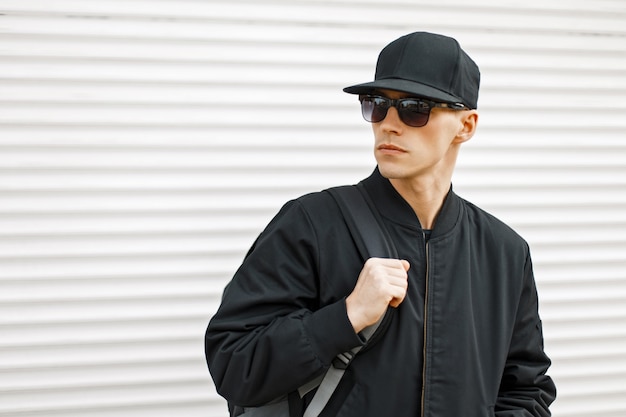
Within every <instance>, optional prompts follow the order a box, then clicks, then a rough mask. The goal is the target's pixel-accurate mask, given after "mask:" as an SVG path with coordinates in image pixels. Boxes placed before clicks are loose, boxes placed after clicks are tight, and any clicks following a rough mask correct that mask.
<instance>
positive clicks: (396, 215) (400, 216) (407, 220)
mask: <svg viewBox="0 0 626 417" xmlns="http://www.w3.org/2000/svg"><path fill="white" fill-rule="evenodd" d="M361 183H362V184H363V185H364V187H365V189H366V190H367V192H368V194H369V195H370V197H371V198H372V200H373V201H374V204H375V205H376V207H377V208H378V210H379V212H380V214H381V215H382V216H383V217H386V218H387V219H389V220H390V221H392V222H395V223H399V224H402V225H405V226H409V227H411V228H416V227H417V228H419V229H420V230H421V229H422V226H421V224H420V222H419V219H418V218H417V216H416V215H415V212H414V211H413V209H412V208H411V206H410V205H409V203H408V202H407V201H406V200H405V199H404V198H402V196H401V195H400V194H399V193H398V192H397V191H396V189H395V188H394V187H393V185H392V184H391V182H390V181H389V180H388V179H387V178H385V177H383V176H382V174H381V173H380V171H379V170H378V167H376V169H375V170H374V172H373V173H372V175H370V176H369V177H368V178H366V179H364V180H363V181H361ZM460 211H461V198H459V197H458V196H457V195H456V194H455V193H454V192H453V191H452V186H450V190H449V191H448V195H447V196H446V199H445V200H444V203H443V206H442V207H441V210H440V212H439V214H438V215H437V219H436V220H435V227H434V228H433V231H432V235H431V239H433V238H436V237H437V236H442V235H445V234H446V233H448V232H450V231H451V230H452V229H453V228H454V226H455V225H456V224H457V223H458V220H459V216H460Z"/></svg>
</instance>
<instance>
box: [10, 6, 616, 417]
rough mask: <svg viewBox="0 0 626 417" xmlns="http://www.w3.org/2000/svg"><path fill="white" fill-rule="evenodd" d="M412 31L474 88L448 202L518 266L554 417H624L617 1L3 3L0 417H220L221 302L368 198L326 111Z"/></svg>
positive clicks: (341, 112)
mask: <svg viewBox="0 0 626 417" xmlns="http://www.w3.org/2000/svg"><path fill="white" fill-rule="evenodd" d="M413 30H429V31H435V32H441V33H446V34H449V35H452V36H455V37H457V39H459V40H460V41H461V43H462V44H463V46H464V47H465V49H467V50H468V51H469V53H470V54H471V55H472V56H473V57H474V58H475V60H476V61H477V62H478V63H479V65H480V66H481V69H482V74H483V84H482V93H481V97H480V100H479V109H480V112H481V119H480V126H479V131H478V134H477V135H476V136H475V137H474V139H472V141H471V142H470V143H468V144H467V145H466V146H465V149H464V150H463V151H462V155H461V158H460V161H459V166H458V170H457V173H456V175H455V179H454V182H455V187H456V189H457V191H458V192H459V193H460V194H461V195H463V196H465V197H467V198H468V199H470V200H472V201H473V202H475V203H477V204H478V205H480V206H482V207H484V208H486V209H488V210H490V211H492V212H493V213H494V214H496V215H498V216H499V217H501V218H502V219H503V220H505V221H507V222H508V223H509V224H511V225H512V226H514V227H515V228H516V229H517V230H518V231H519V232H520V233H521V234H523V235H524V236H525V237H526V238H527V240H528V241H529V243H530V244H531V248H532V251H533V256H534V263H535V269H536V271H535V272H536V277H537V281H538V285H539V290H540V297H541V311H542V316H543V319H544V323H545V324H544V326H545V329H544V330H545V337H546V349H547V351H548V353H549V354H550V355H551V356H552V358H553V361H554V365H553V368H552V372H551V373H552V375H553V377H554V379H555V381H556V383H557V385H558V388H559V399H558V401H557V402H556V403H555V405H554V407H553V412H554V415H555V416H561V417H587V416H602V417H624V416H626V133H625V132H626V2H625V1H622V0H596V1H578V0H572V1H566V0H562V1H550V0H547V1H540V0H527V1H525V2H519V1H504V0H493V1H489V0H476V1H474V2H466V1H457V0H440V1H437V2H430V1H429V2H426V1H408V0H394V1H391V2H385V1H382V0H379V1H373V0H370V1H350V0H336V1H333V0H326V1H315V0H309V1H304V0H303V1H293V0H292V1H287V0H285V1H280V0H275V1H252V0H250V1H240V0H224V1H201V0H195V1H194V0H107V1H88V0H82V1H78V0H48V1H34V0H0V416H1V417H9V416H11V417H18V416H19V417H42V416H46V417H60V416H64V417H65V416H67V417H75V416H99V417H105V416H107V417H111V416H129V417H140V416H150V417H158V416H172V415H184V416H186V417H193V416H204V417H206V416H211V417H218V416H225V415H226V411H225V410H226V408H225V403H224V402H223V400H221V399H220V398H219V397H218V396H217V394H216V393H215V391H214V388H213V386H212V383H211V381H210V378H209V375H208V372H207V370H206V366H205V364H204V358H203V333H204V328H205V326H206V323H207V321H208V319H209V317H210V316H211V314H212V313H213V311H214V310H215V308H216V307H217V304H218V302H219V298H220V295H221V290H222V288H223V286H224V284H225V283H226V282H227V280H228V279H229V278H230V276H231V275H232V273H233V272H234V270H235V268H236V267H237V266H238V264H239V262H240V261H241V258H242V256H243V255H244V253H245V251H246V250H247V248H248V247H249V245H250V244H251V243H252V240H253V239H254V237H255V236H256V234H257V233H258V232H259V231H260V230H261V229H262V228H263V227H264V225H265V224H266V222H267V221H268V220H269V219H270V218H271V216H272V215H273V214H274V213H275V212H276V211H277V210H278V208H279V207H280V206H281V205H282V203H284V202H285V201H286V200H287V199H289V198H292V197H295V196H297V195H300V194H302V193H305V192H308V191H314V190H318V189H321V188H324V187H328V186H331V185H336V184H342V183H353V182H356V181H358V180H359V179H361V178H362V177H364V176H366V175H368V174H369V172H370V171H371V169H372V168H373V163H374V160H373V157H372V156H371V151H370V146H371V141H372V139H371V132H370V130H369V127H368V126H367V124H366V123H365V122H364V121H362V120H361V118H360V115H359V110H358V106H357V102H356V100H355V98H354V97H353V96H349V95H346V94H344V93H342V92H341V88H342V87H344V86H346V85H348V84H352V83H356V82H361V81H367V80H369V79H371V77H372V75H373V68H374V63H375V60H376V56H377V54H378V51H379V50H380V49H381V48H382V46H384V45H385V44H386V43H388V42H389V41H391V40H393V39H395V38H396V37H397V36H399V35H401V34H404V33H407V32H409V31H413Z"/></svg>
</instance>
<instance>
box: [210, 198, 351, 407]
mask: <svg viewBox="0 0 626 417" xmlns="http://www.w3.org/2000/svg"><path fill="white" fill-rule="evenodd" d="M317 239H318V238H317V235H316V230H315V228H314V227H313V225H312V223H311V221H310V219H309V216H307V213H306V212H305V210H304V209H303V208H302V206H301V205H300V204H299V202H298V201H297V200H296V201H292V202H289V203H287V204H286V205H285V206H284V207H283V209H282V210H281V211H280V212H279V213H278V215H277V216H276V217H275V218H274V219H273V220H272V221H271V222H270V224H269V225H268V226H267V228H266V229H265V230H264V231H263V232H262V233H261V235H260V236H259V237H258V238H257V240H256V242H255V243H254V245H253V246H252V248H251V249H250V251H249V252H248V254H247V255H246V257H245V259H244V261H243V263H242V265H241V266H240V268H239V269H238V271H237V272H236V273H235V275H234V277H233V279H232V280H231V282H230V283H229V284H228V285H227V287H226V289H225V290H224V294H223V297H222V302H221V305H220V307H219V309H218V311H217V313H216V314H215V315H214V316H213V318H212V319H211V321H210V323H209V326H208V328H207V331H206V335H205V354H206V359H207V363H208V366H209V370H210V372H211V375H212V377H213V380H214V382H215V385H216V388H217V391H218V392H219V394H220V395H222V396H223V397H224V398H226V399H227V400H228V401H229V402H231V403H233V404H236V405H239V406H244V407H256V406H260V405H262V404H265V403H267V402H269V401H271V400H274V399H276V398H279V397H281V396H283V395H285V394H288V393H289V392H292V391H294V390H296V389H297V388H298V387H300V386H301V385H303V384H304V383H306V382H308V381H310V380H312V379H313V378H315V377H316V376H318V375H320V374H322V373H323V372H324V370H326V369H327V368H328V367H329V366H330V362H331V361H332V359H333V358H334V357H335V356H336V355H337V354H339V353H341V352H344V351H347V350H349V349H351V348H353V347H355V346H357V345H359V344H361V340H360V338H359V337H358V336H357V335H356V334H355V332H354V330H353V328H352V326H351V324H350V322H349V320H348V317H347V312H346V307H345V299H338V300H336V301H335V302H333V303H331V304H329V305H325V306H321V308H320V307H319V306H318V304H319V288H318V286H319V282H320V279H319V277H318V262H319V251H320V250H319V247H320V246H319V242H318V241H317Z"/></svg>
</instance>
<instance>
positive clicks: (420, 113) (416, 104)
mask: <svg viewBox="0 0 626 417" xmlns="http://www.w3.org/2000/svg"><path fill="white" fill-rule="evenodd" d="M398 114H399V115H400V120H402V121H403V122H404V123H405V124H407V125H409V126H413V127H422V126H424V125H426V123H428V116H430V106H429V105H428V103H426V102H423V101H421V100H403V101H401V102H400V103H399V106H398Z"/></svg>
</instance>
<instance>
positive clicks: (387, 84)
mask: <svg viewBox="0 0 626 417" xmlns="http://www.w3.org/2000/svg"><path fill="white" fill-rule="evenodd" d="M381 89H385V90H395V91H401V92H403V93H408V94H413V95H415V96H417V97H424V98H429V99H432V100H434V101H441V102H445V103H461V102H462V101H463V100H461V99H460V98H459V97H455V96H453V95H451V94H448V93H444V92H443V91H441V90H438V89H436V88H433V87H431V86H428V85H425V84H420V83H416V82H415V81H407V80H402V79H398V78H388V79H381V80H376V81H372V82H369V83H363V84H356V85H352V86H350V87H346V88H344V89H343V91H345V92H346V93H349V94H371V93H372V92H374V91H375V90H381Z"/></svg>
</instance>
